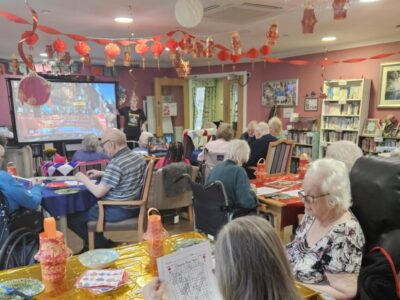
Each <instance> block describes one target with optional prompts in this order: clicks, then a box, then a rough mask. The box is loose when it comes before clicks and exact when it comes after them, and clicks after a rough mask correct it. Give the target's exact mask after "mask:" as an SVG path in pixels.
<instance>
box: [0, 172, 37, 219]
mask: <svg viewBox="0 0 400 300" xmlns="http://www.w3.org/2000/svg"><path fill="white" fill-rule="evenodd" d="M0 191H1V192H2V194H3V196H4V198H5V199H6V201H7V204H8V210H9V213H12V212H14V211H16V210H17V209H19V208H21V207H25V208H30V209H36V208H37V207H38V206H39V205H40V202H41V201H42V193H41V186H40V185H35V186H33V188H32V189H31V190H27V189H25V188H24V187H23V186H22V185H21V184H20V183H18V182H17V181H16V180H15V179H14V178H13V177H12V176H11V175H10V174H8V173H7V172H5V171H1V170H0Z"/></svg>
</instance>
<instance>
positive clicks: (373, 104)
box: [0, 42, 400, 126]
mask: <svg viewBox="0 0 400 300" xmlns="http://www.w3.org/2000/svg"><path fill="white" fill-rule="evenodd" d="M399 50H400V42H394V43H387V44H380V45H375V46H368V47H359V48H353V49H348V50H340V51H333V52H329V53H328V54H327V57H328V58H329V59H331V60H345V59H350V58H356V57H371V56H374V55H377V54H381V53H387V52H397V53H399ZM323 57H324V54H323V53H319V54H312V55H305V56H299V57H296V59H305V60H309V61H313V62H314V63H312V64H309V65H306V66H292V65H289V64H283V63H278V64H272V63H268V64H264V63H263V62H258V63H255V64H254V67H253V66H252V64H251V63H245V64H238V65H237V66H236V71H249V72H251V78H250V80H249V84H248V87H247V99H248V103H247V120H251V119H257V120H265V119H266V117H267V116H268V113H269V109H268V108H266V107H263V106H261V84H262V82H264V81H266V80H279V79H291V78H298V79H299V104H298V106H297V107H296V108H295V111H296V112H298V113H299V114H300V115H301V116H306V117H316V118H319V116H320V114H321V111H320V109H321V105H319V111H318V112H304V96H305V95H306V94H307V93H308V94H310V93H311V91H314V92H316V93H319V90H320V87H321V85H322V83H323V79H322V77H321V68H320V66H319V65H318V64H317V63H316V62H318V61H319V60H322V59H323ZM396 60H397V61H400V54H397V55H395V56H392V57H389V58H386V59H380V60H367V61H364V62H360V63H354V64H344V63H341V64H336V65H331V66H327V67H326V70H325V78H327V79H340V78H342V79H352V78H361V77H364V78H367V79H372V87H371V100H370V105H369V117H370V118H379V119H383V118H385V116H386V115H387V114H389V113H392V114H396V115H397V116H399V117H400V115H399V112H400V110H399V109H377V94H378V90H379V72H380V64H381V63H383V62H388V61H396ZM221 69H222V68H221V65H216V66H212V67H211V70H210V73H220V72H222V70H221ZM231 71H232V66H231V65H225V67H224V72H231ZM206 73H208V67H194V68H193V69H192V74H206ZM134 75H135V77H136V79H137V88H136V94H137V95H138V96H139V99H140V102H139V106H142V100H143V98H144V97H145V96H147V95H153V94H154V80H153V79H154V78H155V77H163V76H171V77H176V72H175V70H174V69H172V68H166V69H161V70H160V71H159V70H158V69H157V68H146V69H145V70H143V69H141V68H139V69H136V70H135V72H134ZM8 77H10V76H8ZM96 79H99V80H116V81H119V82H120V83H121V84H122V85H123V87H124V88H126V89H127V90H128V98H129V97H130V95H131V93H132V87H133V81H132V78H131V77H130V76H129V74H128V70H127V69H126V68H118V75H117V77H116V78H112V77H104V76H101V77H96ZM171 93H172V94H173V95H174V97H175V98H176V100H177V102H178V103H181V101H182V99H181V98H180V97H179V95H178V94H179V92H178V91H175V90H171ZM179 108H180V105H178V110H179ZM9 110H10V109H9V104H8V98H7V89H6V81H5V79H4V76H2V75H0V125H10V124H11V117H10V114H9ZM282 113H283V110H282V108H279V109H278V114H279V115H280V116H282ZM174 121H175V126H179V125H182V123H183V120H182V116H178V117H177V118H175V120H174ZM284 121H287V120H284Z"/></svg>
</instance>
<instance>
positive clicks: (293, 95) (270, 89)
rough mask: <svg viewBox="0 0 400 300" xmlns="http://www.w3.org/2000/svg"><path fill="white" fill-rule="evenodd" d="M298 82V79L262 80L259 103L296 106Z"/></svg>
mask: <svg viewBox="0 0 400 300" xmlns="http://www.w3.org/2000/svg"><path fill="white" fill-rule="evenodd" d="M298 83H299V80H298V79H286V80H276V81H265V82H263V84H262V98H261V105H263V106H270V105H278V106H297V95H298V88H299V84H298Z"/></svg>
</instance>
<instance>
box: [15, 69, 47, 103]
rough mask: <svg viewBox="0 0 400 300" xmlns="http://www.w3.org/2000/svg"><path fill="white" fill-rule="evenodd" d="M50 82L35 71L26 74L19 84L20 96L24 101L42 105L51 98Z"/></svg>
mask: <svg viewBox="0 0 400 300" xmlns="http://www.w3.org/2000/svg"><path fill="white" fill-rule="evenodd" d="M50 92H51V86H50V83H49V82H48V81H47V80H46V79H44V78H43V77H40V76H39V75H37V74H36V73H34V72H31V73H29V74H28V75H26V76H24V77H23V78H22V79H21V81H20V83H19V86H18V98H19V100H21V102H22V103H27V104H30V105H35V106H36V105H42V104H44V103H46V102H47V101H48V100H49V97H50Z"/></svg>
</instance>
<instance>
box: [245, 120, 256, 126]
mask: <svg viewBox="0 0 400 300" xmlns="http://www.w3.org/2000/svg"><path fill="white" fill-rule="evenodd" d="M257 124H258V122H257V121H256V120H251V121H250V122H249V124H247V128H250V127H253V128H256V126H257Z"/></svg>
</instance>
